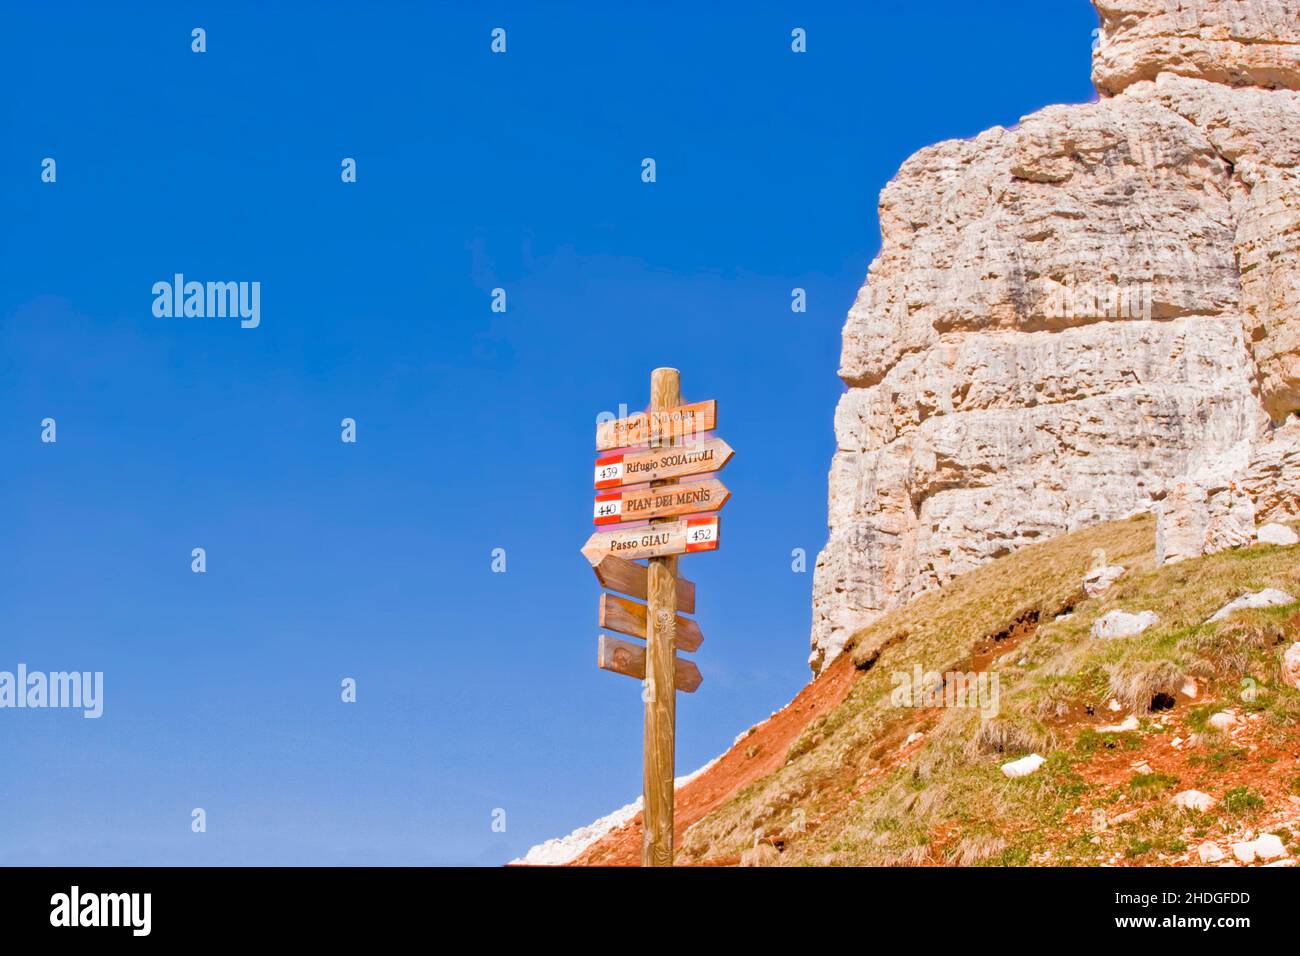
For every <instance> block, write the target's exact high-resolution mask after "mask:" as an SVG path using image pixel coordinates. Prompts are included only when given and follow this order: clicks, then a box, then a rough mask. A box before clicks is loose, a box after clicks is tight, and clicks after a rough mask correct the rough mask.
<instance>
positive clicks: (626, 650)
mask: <svg viewBox="0 0 1300 956" xmlns="http://www.w3.org/2000/svg"><path fill="white" fill-rule="evenodd" d="M645 655H646V651H645V648H644V647H642V646H641V645H640V644H633V643H631V642H630V641H620V640H619V639H618V638H617V637H610V636H609V635H607V634H602V635H600V640H599V642H598V643H597V645H596V664H597V666H598V667H600V668H601V669H602V670H607V671H613V672H614V673H615V674H625V675H627V676H628V677H635V678H636V679H637V680H645ZM702 683H704V677H703V675H701V674H700V669H699V668H698V667H696V666H695V663H694V662H693V661H688V660H684V659H683V658H680V657H677V658H674V660H673V686H674V687H675V688H676V689H677V690H680V691H685V692H686V693H688V694H693V693H695V691H696V690H698V689H699V686H700V684H702Z"/></svg>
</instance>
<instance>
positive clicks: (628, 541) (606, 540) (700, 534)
mask: <svg viewBox="0 0 1300 956" xmlns="http://www.w3.org/2000/svg"><path fill="white" fill-rule="evenodd" d="M718 521H719V519H718V518H717V517H716V516H714V517H712V518H687V519H686V520H678V521H670V522H664V523H663V524H656V525H648V526H646V527H644V528H630V529H629V528H623V529H620V530H618V531H597V532H596V533H595V534H593V535H592V536H591V537H590V538H588V539H587V543H586V544H584V545H583V546H582V553H583V554H584V555H585V556H586V558H587V560H588V561H590V562H591V563H592V565H597V564H600V561H601V559H602V558H604V557H605V555H607V554H613V555H616V556H617V557H620V558H627V559H628V560H631V559H633V558H663V557H667V556H668V555H670V554H688V553H691V552H695V551H714V550H716V549H717V547H718Z"/></svg>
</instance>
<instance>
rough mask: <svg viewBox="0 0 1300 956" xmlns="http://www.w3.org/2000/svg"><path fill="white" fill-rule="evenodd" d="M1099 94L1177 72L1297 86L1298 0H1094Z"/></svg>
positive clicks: (1299, 74) (1236, 83)
mask: <svg viewBox="0 0 1300 956" xmlns="http://www.w3.org/2000/svg"><path fill="white" fill-rule="evenodd" d="M1094 6H1096V8H1097V12H1098V13H1099V14H1100V15H1101V25H1102V33H1101V43H1100V46H1099V48H1098V49H1097V50H1096V52H1095V53H1094V54H1093V65H1092V80H1093V83H1095V84H1096V86H1097V89H1098V90H1099V91H1100V92H1101V93H1103V94H1114V93H1119V92H1120V91H1122V90H1123V89H1125V88H1126V87H1128V86H1130V85H1131V84H1133V83H1135V82H1137V81H1138V80H1145V79H1153V78H1154V77H1155V76H1156V75H1157V74H1159V73H1177V74H1181V75H1183V76H1194V77H1198V78H1200V79H1205V80H1213V81H1214V82H1216V83H1224V84H1229V85H1232V86H1244V85H1251V86H1270V87H1276V86H1282V87H1291V88H1295V87H1296V86H1300V2H1297V0H1095V2H1094Z"/></svg>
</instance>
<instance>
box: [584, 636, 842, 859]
mask: <svg viewBox="0 0 1300 956" xmlns="http://www.w3.org/2000/svg"><path fill="white" fill-rule="evenodd" d="M857 677H858V671H857V670H855V669H854V667H853V664H852V662H851V661H850V660H849V655H848V654H844V655H841V656H840V657H839V658H837V659H836V660H835V662H834V663H832V664H831V666H830V667H828V668H826V670H825V672H823V673H822V674H821V675H820V676H818V677H817V679H816V680H814V681H812V682H811V683H810V684H808V686H806V687H805V688H804V689H803V690H801V691H800V692H799V694H798V695H797V696H796V697H795V699H794V700H792V701H791V702H790V703H789V704H787V705H786V706H785V707H783V708H782V709H781V710H780V711H778V712H777V713H775V714H773V715H772V716H771V717H770V718H769V719H768V720H766V721H764V722H763V723H761V724H759V725H758V727H757V728H756V729H755V730H754V732H753V733H751V734H749V735H748V736H745V737H742V738H741V739H740V740H739V741H738V742H737V743H735V744H734V745H732V747H731V749H730V750H728V751H727V752H726V753H725V754H723V755H722V758H721V759H720V760H719V761H718V762H717V763H715V764H714V765H713V766H712V767H710V768H709V769H708V770H706V771H705V772H704V773H702V774H700V776H698V777H696V778H695V779H694V780H692V781H691V782H690V783H688V784H687V785H686V786H684V787H682V788H681V789H680V790H678V791H677V798H676V802H675V807H674V810H673V835H674V836H673V840H674V843H675V844H676V845H677V846H680V845H681V841H682V837H683V835H684V834H685V832H686V830H687V828H688V827H690V826H691V825H692V824H694V823H696V822H698V821H699V820H701V819H703V818H704V817H705V816H706V815H708V814H709V813H710V812H711V811H713V810H714V809H715V808H717V807H718V806H720V805H721V804H722V803H723V802H724V801H725V800H726V799H727V798H728V797H730V796H731V795H732V794H734V793H735V792H736V791H737V790H739V789H740V788H741V787H744V786H747V785H749V784H751V783H753V782H754V781H755V780H758V779H759V778H761V777H765V776H767V775H768V774H770V773H772V772H773V771H775V770H777V769H778V768H779V767H780V766H781V765H782V763H784V762H785V757H786V752H787V751H788V750H789V749H790V745H791V744H793V743H794V742H795V741H796V740H797V739H798V738H799V735H800V734H801V733H803V730H804V728H805V727H807V726H808V724H809V723H810V722H811V721H813V720H816V719H817V718H818V717H821V716H822V715H823V714H826V713H828V712H829V711H831V710H832V709H834V708H835V707H837V706H839V704H840V703H841V702H842V701H843V700H844V698H845V697H847V696H848V693H849V690H850V688H852V687H853V683H854V681H855V680H856V679H857ZM640 863H641V815H640V814H637V815H636V816H635V817H634V818H633V819H632V820H631V821H630V822H628V823H627V824H625V825H624V826H622V827H620V828H619V829H617V830H614V831H612V832H611V833H609V834H607V835H606V836H604V837H603V838H601V839H600V840H598V841H596V842H595V843H593V844H592V845H591V846H589V847H587V849H586V850H585V851H583V853H582V855H581V856H579V857H578V858H577V859H576V860H574V861H573V862H572V863H571V864H570V865H571V866H639V865H640Z"/></svg>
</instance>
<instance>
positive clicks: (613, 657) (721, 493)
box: [582, 368, 734, 866]
mask: <svg viewBox="0 0 1300 956" xmlns="http://www.w3.org/2000/svg"><path fill="white" fill-rule="evenodd" d="M717 424H718V406H717V402H712V401H710V402H696V403H695V404H693V405H687V404H683V403H682V397H681V376H680V375H679V373H678V371H677V369H675V368H657V369H655V370H654V372H653V373H652V374H651V376H650V408H649V410H648V411H645V412H641V413H639V414H636V415H632V416H629V417H627V418H622V419H619V420H617V421H612V422H605V423H603V424H600V425H598V426H597V428H596V449H597V451H598V452H608V451H610V450H611V449H617V452H616V453H614V454H603V455H598V456H597V458H596V470H595V476H594V477H595V485H596V490H597V492H598V494H597V495H596V500H595V503H594V505H593V513H592V518H593V520H594V521H595V523H596V524H597V525H607V524H620V523H622V522H626V521H637V520H644V521H647V522H648V523H647V524H643V525H640V526H637V527H632V528H628V527H619V528H615V529H611V530H608V531H597V532H596V533H595V534H593V535H592V536H591V537H590V538H588V539H587V543H586V544H585V545H583V547H582V553H583V555H584V556H585V557H586V558H587V560H588V561H589V562H591V566H592V568H593V569H594V570H595V572H596V577H597V578H598V579H599V580H600V583H601V584H602V585H603V586H605V587H607V588H610V589H611V590H615V591H622V592H623V593H624V594H630V595H632V596H633V597H637V598H644V599H645V601H646V603H645V604H641V603H639V602H638V601H631V600H628V599H627V598H621V597H616V596H614V595H612V594H602V595H601V596H600V626H601V627H603V628H608V629H609V630H611V631H619V632H621V633H623V634H630V635H632V636H633V637H643V638H645V642H646V643H645V646H644V647H642V646H641V645H639V644H633V643H631V642H629V641H624V640H620V639H619V638H616V637H610V636H609V635H607V634H602V635H600V642H599V645H598V647H597V655H596V662H597V664H599V665H600V667H601V668H603V669H605V670H609V671H613V672H615V673H617V674H626V675H628V676H629V677H635V678H638V679H641V680H643V681H644V687H645V689H644V691H643V692H642V695H641V699H642V701H643V702H644V705H645V738H644V741H645V764H644V772H643V775H642V782H643V788H642V793H643V806H644V807H645V812H644V814H643V815H642V821H643V822H642V827H641V865H642V866H672V865H673V767H674V761H675V750H676V738H677V691H679V690H682V691H686V692H688V693H689V692H692V691H694V690H695V689H696V688H698V687H699V686H700V683H701V681H702V680H703V678H702V677H701V676H700V669H699V668H698V667H696V666H695V664H693V663H692V662H691V661H688V660H683V659H682V658H681V657H678V656H677V650H678V648H680V649H681V650H683V651H693V650H695V649H696V648H698V647H699V646H700V645H701V644H702V643H703V641H704V634H703V633H702V632H701V631H700V626H699V625H698V624H696V623H695V622H694V621H692V620H691V619H690V618H687V617H683V616H682V613H686V614H692V613H694V611H695V585H693V584H691V583H690V582H689V581H683V580H681V579H680V578H679V577H678V576H677V555H679V554H690V553H692V552H697V551H713V550H715V549H716V548H717V547H718V528H719V518H718V516H717V515H716V514H714V515H708V516H705V517H680V516H683V515H700V514H701V513H703V512H710V511H718V510H719V509H721V508H722V506H723V505H724V504H726V503H727V499H728V498H730V497H731V493H730V492H729V491H727V489H726V487H725V486H724V485H723V484H722V482H720V481H717V480H715V479H714V478H704V479H697V480H695V481H693V482H689V483H687V484H678V482H677V479H678V478H682V477H686V476H690V475H701V474H704V473H706V472H716V471H718V470H719V469H721V468H722V466H723V465H725V464H726V463H727V462H728V461H729V460H730V459H731V456H732V455H733V454H734V452H733V451H732V449H731V446H730V445H728V444H727V443H726V442H724V441H722V439H720V438H710V439H707V440H703V441H694V442H690V443H683V439H687V438H690V437H692V436H697V435H698V434H699V433H700V432H705V431H710V430H712V429H713V428H715V427H717ZM646 444H648V445H650V446H651V447H649V448H633V447H632V446H634V445H646ZM646 483H649V487H648V488H641V489H638V490H636V491H629V490H627V489H625V488H623V486H625V485H645V484H646ZM636 558H647V559H648V564H647V565H644V566H643V565H640V564H636V563H634V559H636Z"/></svg>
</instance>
